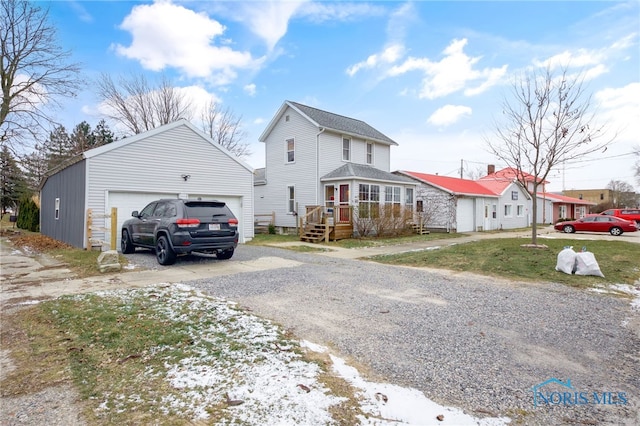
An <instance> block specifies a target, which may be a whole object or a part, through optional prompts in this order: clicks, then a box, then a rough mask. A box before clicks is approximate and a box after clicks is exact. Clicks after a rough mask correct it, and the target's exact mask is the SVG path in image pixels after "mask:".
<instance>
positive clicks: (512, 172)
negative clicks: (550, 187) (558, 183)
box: [478, 167, 549, 183]
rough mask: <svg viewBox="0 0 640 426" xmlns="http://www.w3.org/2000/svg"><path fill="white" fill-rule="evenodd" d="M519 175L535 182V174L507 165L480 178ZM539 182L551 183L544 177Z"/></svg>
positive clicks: (503, 177)
mask: <svg viewBox="0 0 640 426" xmlns="http://www.w3.org/2000/svg"><path fill="white" fill-rule="evenodd" d="M518 177H522V178H523V179H524V181H525V182H533V181H534V180H535V176H534V175H532V174H529V173H527V172H523V171H522V170H520V171H519V170H517V169H514V168H513V167H505V168H504V169H501V170H498V171H497V172H494V173H490V174H488V175H486V176H483V177H481V178H480V179H478V180H485V179H493V180H498V179H507V180H515V179H517V178H518ZM538 183H549V182H548V181H546V180H545V181H543V180H542V179H540V178H538Z"/></svg>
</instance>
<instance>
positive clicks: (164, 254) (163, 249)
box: [156, 235, 176, 265]
mask: <svg viewBox="0 0 640 426" xmlns="http://www.w3.org/2000/svg"><path fill="white" fill-rule="evenodd" d="M156 259H158V263H159V264H161V265H173V264H174V263H175V262H176V253H175V252H174V251H173V249H172V248H171V245H170V244H169V240H167V237H165V236H164V235H161V236H160V237H158V241H157V242H156Z"/></svg>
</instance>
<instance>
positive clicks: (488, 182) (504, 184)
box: [477, 179, 515, 194]
mask: <svg viewBox="0 0 640 426" xmlns="http://www.w3.org/2000/svg"><path fill="white" fill-rule="evenodd" d="M477 182H478V185H481V186H484V187H485V188H487V189H488V190H489V191H491V192H493V193H494V194H502V193H503V192H504V191H505V190H506V189H507V188H508V187H510V186H511V184H512V183H515V180H506V179H479V180H478V181H477Z"/></svg>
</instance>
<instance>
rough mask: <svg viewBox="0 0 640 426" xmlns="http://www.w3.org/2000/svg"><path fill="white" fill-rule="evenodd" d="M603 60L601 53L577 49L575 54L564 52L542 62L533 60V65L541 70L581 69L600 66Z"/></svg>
mask: <svg viewBox="0 0 640 426" xmlns="http://www.w3.org/2000/svg"><path fill="white" fill-rule="evenodd" d="M604 59H605V56H604V55H603V53H602V52H598V51H595V50H587V49H578V50H576V51H575V52H571V51H569V50H565V51H564V52H561V53H558V54H556V55H553V56H551V57H550V58H547V59H545V60H543V61H539V60H534V61H533V64H534V65H535V66H538V67H541V68H547V67H548V68H550V69H551V70H553V69H556V68H564V67H572V68H573V67H576V68H583V67H587V66H591V65H597V64H600V63H601V62H602V61H603V60H604Z"/></svg>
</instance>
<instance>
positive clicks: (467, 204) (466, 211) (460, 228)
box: [456, 198, 476, 232]
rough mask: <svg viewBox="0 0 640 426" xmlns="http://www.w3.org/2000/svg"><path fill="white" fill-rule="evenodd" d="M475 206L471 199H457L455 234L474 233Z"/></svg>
mask: <svg viewBox="0 0 640 426" xmlns="http://www.w3.org/2000/svg"><path fill="white" fill-rule="evenodd" d="M475 230H476V228H475V205H474V199H473V198H458V206H457V208H456V232H473V231H475Z"/></svg>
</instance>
